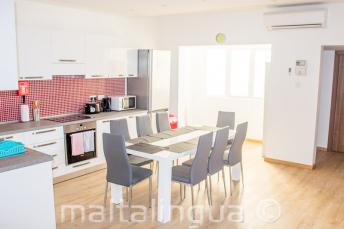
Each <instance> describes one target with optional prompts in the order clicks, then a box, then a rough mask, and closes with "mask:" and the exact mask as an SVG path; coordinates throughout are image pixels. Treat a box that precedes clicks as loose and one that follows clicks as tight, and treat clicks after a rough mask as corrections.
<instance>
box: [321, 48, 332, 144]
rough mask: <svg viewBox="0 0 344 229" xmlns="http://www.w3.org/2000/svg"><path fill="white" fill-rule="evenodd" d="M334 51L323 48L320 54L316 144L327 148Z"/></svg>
mask: <svg viewBox="0 0 344 229" xmlns="http://www.w3.org/2000/svg"><path fill="white" fill-rule="evenodd" d="M334 58H335V51H332V50H325V51H324V52H323V55H322V64H321V65H322V66H321V74H320V85H319V105H318V106H319V107H318V110H319V113H318V115H319V116H318V130H317V131H318V134H317V146H319V147H322V148H327V140H328V131H329V125H330V114H331V97H332V83H333V72H334Z"/></svg>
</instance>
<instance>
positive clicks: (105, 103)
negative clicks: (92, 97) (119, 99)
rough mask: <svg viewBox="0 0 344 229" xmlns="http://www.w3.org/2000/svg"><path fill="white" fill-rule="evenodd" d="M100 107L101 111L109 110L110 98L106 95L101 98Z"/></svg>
mask: <svg viewBox="0 0 344 229" xmlns="http://www.w3.org/2000/svg"><path fill="white" fill-rule="evenodd" d="M101 107H102V112H110V111H111V99H110V98H108V97H104V98H102V101H101Z"/></svg>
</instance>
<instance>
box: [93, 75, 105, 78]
mask: <svg viewBox="0 0 344 229" xmlns="http://www.w3.org/2000/svg"><path fill="white" fill-rule="evenodd" d="M91 77H92V78H100V77H105V76H103V75H92V76H91Z"/></svg>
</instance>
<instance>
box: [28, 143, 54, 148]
mask: <svg viewBox="0 0 344 229" xmlns="http://www.w3.org/2000/svg"><path fill="white" fill-rule="evenodd" d="M56 143H57V142H50V143H47V144H42V145H36V146H34V147H33V148H35V149H36V148H41V147H44V146H50V145H55V144H56Z"/></svg>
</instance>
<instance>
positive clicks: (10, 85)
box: [0, 0, 18, 90]
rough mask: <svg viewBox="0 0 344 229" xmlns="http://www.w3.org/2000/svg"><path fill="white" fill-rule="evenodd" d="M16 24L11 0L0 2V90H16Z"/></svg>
mask: <svg viewBox="0 0 344 229" xmlns="http://www.w3.org/2000/svg"><path fill="white" fill-rule="evenodd" d="M15 25H16V22H15V8H14V1H13V0H1V1H0V37H1V39H0V82H1V83H0V90H17V89H18V70H17V67H18V66H17V65H18V64H17V44H16V40H17V39H16V26H15Z"/></svg>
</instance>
